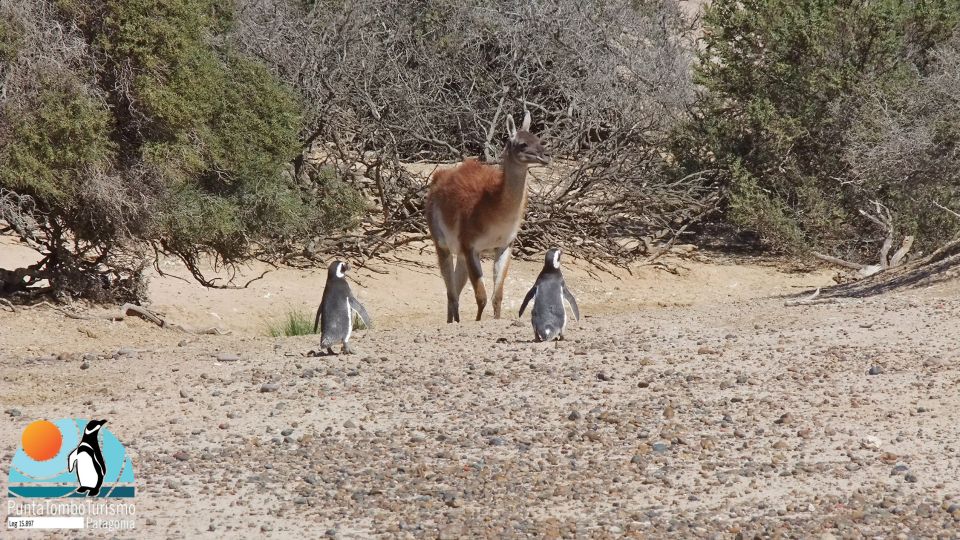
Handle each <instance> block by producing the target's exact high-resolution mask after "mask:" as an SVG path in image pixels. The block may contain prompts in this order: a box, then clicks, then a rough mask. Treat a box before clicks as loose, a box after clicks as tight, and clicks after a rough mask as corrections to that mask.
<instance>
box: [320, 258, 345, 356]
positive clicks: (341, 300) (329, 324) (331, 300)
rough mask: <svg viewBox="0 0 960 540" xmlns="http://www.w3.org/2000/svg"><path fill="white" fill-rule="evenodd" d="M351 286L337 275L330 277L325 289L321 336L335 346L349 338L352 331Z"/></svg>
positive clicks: (321, 305)
mask: <svg viewBox="0 0 960 540" xmlns="http://www.w3.org/2000/svg"><path fill="white" fill-rule="evenodd" d="M351 295H352V292H351V291H350V284H349V283H347V280H346V279H344V278H341V277H337V276H336V275H331V276H328V278H327V285H326V287H324V289H323V297H322V298H321V300H320V335H321V340H322V341H323V342H325V343H328V344H334V343H337V342H338V341H341V340H343V339H344V338H345V337H347V334H348V333H350V330H351V329H352V326H351V324H352V317H351V313H350V296H351Z"/></svg>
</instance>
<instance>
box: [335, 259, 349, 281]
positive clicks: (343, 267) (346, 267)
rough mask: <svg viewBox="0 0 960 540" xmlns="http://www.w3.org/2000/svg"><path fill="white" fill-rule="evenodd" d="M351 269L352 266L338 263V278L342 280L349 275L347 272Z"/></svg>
mask: <svg viewBox="0 0 960 540" xmlns="http://www.w3.org/2000/svg"><path fill="white" fill-rule="evenodd" d="M349 269H350V266H349V265H347V263H345V262H341V263H337V277H338V278H342V277H343V276H345V275H347V270H349Z"/></svg>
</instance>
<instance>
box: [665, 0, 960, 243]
mask: <svg viewBox="0 0 960 540" xmlns="http://www.w3.org/2000/svg"><path fill="white" fill-rule="evenodd" d="M958 19H960V7H958V5H957V4H956V2H953V1H948V0H931V1H910V2H899V1H892V0H881V1H873V0H854V1H852V2H851V1H846V0H843V1H841V0H799V1H794V0H716V1H714V2H711V3H710V4H709V7H708V8H707V9H706V13H705V17H704V45H705V46H704V47H703V48H702V50H701V52H700V55H699V64H698V66H697V67H696V79H697V82H698V83H699V84H700V85H701V86H702V89H703V94H702V97H701V99H700V102H699V103H698V107H697V110H696V112H695V118H694V120H693V121H692V122H690V123H689V124H687V125H686V126H685V127H684V128H683V129H681V130H680V131H679V132H678V133H677V134H676V137H675V138H674V145H675V153H676V155H677V157H678V167H679V168H678V171H677V173H678V174H682V175H686V174H689V173H691V172H694V171H702V170H714V171H717V172H716V173H715V178H716V180H717V181H718V182H719V183H720V184H721V186H722V187H723V188H724V189H725V192H726V207H725V217H726V219H728V220H729V221H731V222H732V223H734V224H736V225H737V226H739V227H742V228H744V229H750V230H754V231H756V232H758V233H760V235H761V237H762V238H763V239H764V240H765V241H766V243H767V245H769V246H770V247H773V248H776V249H780V250H786V251H797V250H802V249H806V248H810V247H819V248H825V249H831V248H832V249H839V250H845V251H851V250H860V249H863V248H864V247H865V244H863V243H861V241H860V240H861V239H864V238H867V237H869V236H874V235H875V233H876V231H875V230H874V229H873V228H872V227H873V226H872V225H871V224H870V222H869V221H867V220H865V219H863V218H862V217H861V216H860V215H859V213H858V210H859V209H860V208H868V200H869V198H870V197H871V196H873V195H876V193H871V192H870V191H869V190H864V189H862V185H860V184H858V183H857V182H852V181H851V172H850V166H849V163H848V162H847V161H846V160H845V144H846V138H847V134H848V133H849V132H850V130H851V129H852V128H853V127H854V126H853V122H854V121H855V118H856V117H857V111H858V110H859V109H860V108H861V107H862V106H863V104H864V102H865V101H866V100H868V99H870V98H871V96H875V95H878V94H882V95H889V94H897V93H899V92H901V91H902V90H903V89H904V88H908V87H909V86H910V85H911V84H913V83H914V82H915V81H916V80H917V78H918V77H920V76H922V75H923V74H925V73H927V72H928V70H929V69H930V68H931V58H932V56H931V52H932V50H933V47H934V46H935V45H937V44H938V43H942V42H943V41H944V40H945V39H946V38H948V37H949V36H950V35H951V34H952V32H953V30H954V28H956V25H957V21H958ZM886 195H888V196H889V197H891V199H888V200H884V201H883V202H885V203H887V204H888V206H890V207H891V208H896V207H897V206H898V202H899V201H897V200H893V199H892V197H895V194H893V193H889V194H886ZM901 218H902V219H909V218H910V216H907V215H904V216H902V217H901Z"/></svg>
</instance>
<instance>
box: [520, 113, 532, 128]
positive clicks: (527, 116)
mask: <svg viewBox="0 0 960 540" xmlns="http://www.w3.org/2000/svg"><path fill="white" fill-rule="evenodd" d="M520 129H522V130H524V131H530V110H529V109H523V124H520Z"/></svg>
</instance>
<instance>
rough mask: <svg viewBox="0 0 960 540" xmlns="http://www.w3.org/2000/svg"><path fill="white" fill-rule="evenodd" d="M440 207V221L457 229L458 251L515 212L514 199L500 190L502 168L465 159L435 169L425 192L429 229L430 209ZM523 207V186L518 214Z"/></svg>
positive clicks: (431, 213)
mask: <svg viewBox="0 0 960 540" xmlns="http://www.w3.org/2000/svg"><path fill="white" fill-rule="evenodd" d="M435 206H436V207H437V208H438V209H439V210H440V215H441V216H442V218H443V221H444V222H445V223H446V224H448V226H450V227H451V228H453V229H457V230H459V231H460V238H459V239H450V241H451V242H454V241H456V242H458V243H459V244H460V245H458V246H457V247H458V248H459V251H466V250H467V249H469V247H470V244H471V243H472V242H473V240H475V239H476V238H477V237H478V236H479V235H480V234H482V233H483V231H484V229H486V227H487V225H488V224H489V223H492V222H495V221H500V220H502V219H509V218H511V217H512V216H513V215H516V212H517V207H516V202H515V201H513V200H512V199H511V198H510V197H508V196H506V194H505V193H504V174H503V169H501V168H500V167H497V166H493V165H486V164H483V163H480V162H479V161H477V160H476V159H468V160H466V161H464V162H463V163H462V164H460V165H458V166H457V167H452V168H449V169H444V170H440V171H437V172H436V173H434V175H433V180H432V182H431V184H430V193H429V194H428V195H427V216H428V218H427V222H428V224H429V226H430V232H431V234H432V235H433V236H434V238H436V231H434V230H433V228H434V223H433V219H432V216H433V208H434V207H435ZM526 206H527V193H526V189H524V191H523V197H522V200H521V201H520V208H519V213H520V214H523V213H524V211H525V210H526Z"/></svg>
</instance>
